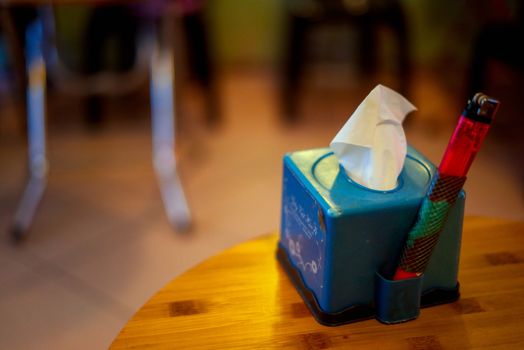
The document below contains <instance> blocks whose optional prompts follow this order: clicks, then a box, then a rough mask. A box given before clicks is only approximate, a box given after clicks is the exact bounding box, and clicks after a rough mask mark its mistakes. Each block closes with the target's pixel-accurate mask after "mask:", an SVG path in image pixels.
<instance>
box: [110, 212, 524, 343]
mask: <svg viewBox="0 0 524 350" xmlns="http://www.w3.org/2000/svg"><path fill="white" fill-rule="evenodd" d="M277 238H278V237H277V235H276V234H272V235H267V236H263V237H261V238H258V239H256V240H252V241H249V242H246V243H243V244H240V245H237V246H235V247H233V248H231V249H229V250H226V251H225V252H223V253H221V254H219V255H217V256H215V257H213V258H211V259H209V260H206V261H205V262H204V263H202V264H200V265H198V266H197V267H195V268H193V269H192V270H190V271H188V272H186V273H185V274H183V275H182V276H180V277H178V278H176V279H174V280H173V281H172V282H170V283H169V284H168V285H167V286H165V287H164V288H162V289H161V290H160V291H159V292H158V293H157V294H156V295H155V296H153V298H151V300H149V301H148V302H147V303H146V304H145V305H144V306H143V307H142V308H141V309H140V310H138V312H137V313H136V314H135V315H134V316H133V318H132V319H131V320H130V321H129V322H128V323H127V324H126V325H125V327H124V328H123V329H122V331H121V332H120V334H119V335H118V337H117V338H116V339H115V340H114V342H113V344H112V346H111V348H112V349H127V348H144V347H147V348H169V349H187V348H197V349H216V348H223V349H233V348H246V349H269V348H297V349H326V348H349V347H351V348H352V349H353V348H374V349H375V348H380V349H441V348H446V349H465V348H485V347H489V348H497V349H510V348H519V349H524V223H517V222H509V221H504V220H499V219H487V218H479V217H468V218H466V221H465V226H464V239H463V246H462V257H461V262H460V274H459V279H460V283H461V294H462V296H461V299H460V300H459V301H457V302H455V303H453V304H447V305H441V306H436V307H432V308H426V309H423V310H422V311H421V315H420V317H419V318H418V319H417V320H414V321H410V322H407V323H403V324H397V325H384V324H381V323H379V322H378V321H376V320H368V321H363V322H358V323H352V324H348V325H344V326H339V327H326V326H322V325H320V324H318V323H317V322H316V321H315V320H314V319H313V317H312V316H311V314H310V313H309V311H308V310H307V309H306V307H305V305H304V303H303V302H302V300H301V299H300V297H299V295H298V293H297V292H296V291H295V289H294V288H293V287H292V285H291V283H290V282H289V280H288V278H287V276H286V274H285V272H284V271H283V269H282V268H281V267H280V266H279V265H278V263H277V261H276V258H275V249H276V244H277Z"/></svg>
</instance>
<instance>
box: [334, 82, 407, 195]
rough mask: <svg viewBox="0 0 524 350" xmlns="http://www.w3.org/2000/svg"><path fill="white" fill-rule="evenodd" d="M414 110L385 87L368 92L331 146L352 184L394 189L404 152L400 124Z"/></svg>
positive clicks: (380, 189) (402, 98)
mask: <svg viewBox="0 0 524 350" xmlns="http://www.w3.org/2000/svg"><path fill="white" fill-rule="evenodd" d="M416 109H417V108H416V107H415V106H413V105H412V104H411V103H410V102H409V101H408V100H407V99H406V98H404V97H403V96H402V95H400V94H399V93H398V92H396V91H394V90H392V89H390V88H388V87H385V86H383V85H377V86H376V87H375V88H374V89H373V90H371V92H370V93H369V95H367V96H366V98H365V99H364V101H362V102H361V103H360V105H359V106H358V108H357V109H356V110H355V112H354V113H353V114H352V115H351V117H350V118H349V120H348V121H347V122H346V124H344V126H343V127H342V129H340V131H339V132H338V134H337V135H336V136H335V138H334V139H333V140H332V141H331V144H330V146H331V148H332V149H333V151H334V153H335V154H336V156H337V157H338V160H339V162H340V164H341V165H342V167H343V168H344V169H345V170H346V173H347V174H348V176H349V177H350V178H351V179H352V180H353V181H355V182H357V183H359V184H361V185H362V186H365V187H368V188H371V189H374V190H379V191H388V190H392V189H394V188H395V187H396V185H397V179H398V176H399V174H400V172H401V171H402V167H403V166H404V160H405V158H406V151H407V146H406V136H405V134H404V129H403V128H402V122H403V121H404V118H405V117H406V114H408V113H409V112H412V111H415V110H416Z"/></svg>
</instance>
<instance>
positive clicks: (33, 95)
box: [11, 20, 48, 241]
mask: <svg viewBox="0 0 524 350" xmlns="http://www.w3.org/2000/svg"><path fill="white" fill-rule="evenodd" d="M25 54H26V70H27V78H28V79H27V80H28V85H27V101H26V103H27V129H28V133H27V137H28V156H29V180H28V182H27V185H26V188H25V190H24V193H23V195H22V198H21V200H20V202H19V204H18V208H17V210H16V213H15V217H14V221H13V226H12V230H11V234H12V237H13V239H14V240H15V241H20V240H22V239H23V238H24V237H25V236H26V235H27V232H28V230H29V227H30V226H31V223H32V221H33V217H34V215H35V212H36V208H37V207H38V203H39V202H40V199H41V198H42V195H43V194H44V189H45V186H46V179H47V168H48V165H47V159H46V150H45V143H46V136H45V88H46V70H45V64H44V58H43V54H42V25H41V22H40V21H39V20H36V21H35V22H33V23H32V24H31V25H30V26H29V27H28V28H27V30H26V46H25Z"/></svg>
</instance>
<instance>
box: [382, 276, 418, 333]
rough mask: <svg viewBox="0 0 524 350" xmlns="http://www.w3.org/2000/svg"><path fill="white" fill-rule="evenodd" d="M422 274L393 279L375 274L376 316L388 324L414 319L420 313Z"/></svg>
mask: <svg viewBox="0 0 524 350" xmlns="http://www.w3.org/2000/svg"><path fill="white" fill-rule="evenodd" d="M421 293H422V276H418V277H416V278H410V279H405V280H398V281H393V280H389V279H386V278H384V276H382V275H381V274H380V273H378V272H377V273H376V274H375V316H376V318H377V319H378V320H379V321H380V322H382V323H386V324H392V323H401V322H406V321H409V320H413V319H415V318H417V317H418V315H419V314H420V298H421Z"/></svg>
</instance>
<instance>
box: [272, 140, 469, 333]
mask: <svg viewBox="0 0 524 350" xmlns="http://www.w3.org/2000/svg"><path fill="white" fill-rule="evenodd" d="M434 172H435V166H434V165H433V164H432V163H431V162H429V161H428V160H427V159H426V158H425V157H424V156H422V155H421V154H420V153H419V152H417V151H416V150H414V149H413V148H411V147H408V154H407V157H406V161H405V164H404V169H403V170H402V172H401V174H400V176H399V179H398V184H397V187H396V188H395V189H394V190H391V191H387V192H382V191H374V190H370V189H367V188H365V187H362V186H361V185H359V184H357V183H355V182H353V181H352V180H351V179H350V178H349V177H348V176H347V175H346V173H345V171H344V170H343V169H342V168H341V167H340V165H339V163H338V160H337V158H336V156H335V155H334V154H333V152H332V151H331V150H330V149H329V148H321V149H312V150H306V151H299V152H293V153H290V154H287V155H286V156H285V157H284V174H283V190H282V220H281V236H280V242H279V247H278V254H277V256H278V258H279V261H280V262H281V263H282V265H283V267H284V268H285V270H286V271H287V273H288V275H289V276H290V278H291V280H292V281H293V283H294V285H295V287H296V288H297V289H298V291H299V292H300V294H301V295H302V297H303V299H304V301H305V302H306V304H307V305H308V307H309V309H310V310H311V311H312V313H313V315H314V316H315V318H316V319H317V320H318V321H319V322H320V323H322V324H326V325H337V324H342V323H347V322H352V321H356V320H360V319H366V318H371V317H377V318H378V319H379V320H381V321H383V322H385V323H396V322H402V321H407V320H409V319H413V318H415V317H417V316H418V312H419V307H420V306H422V307H424V306H429V305H434V304H441V303H445V302H451V301H454V300H456V299H457V298H458V296H459V293H458V281H457V273H458V262H459V254H460V241H461V233H462V220H463V212H464V192H461V194H460V196H459V199H458V200H457V202H456V203H455V205H454V206H453V208H452V209H451V212H450V214H449V217H448V221H447V223H446V225H445V228H444V231H443V232H442V234H441V236H440V239H439V242H438V244H437V246H436V248H435V251H434V253H433V256H432V258H431V261H430V263H429V265H428V268H427V270H426V272H425V273H424V275H423V276H422V277H420V278H418V279H415V280H413V281H410V282H402V281H400V282H393V281H388V280H387V279H386V278H384V277H383V276H389V275H391V274H392V272H393V270H394V268H395V267H396V263H397V261H398V258H399V254H400V251H401V248H402V245H403V243H404V240H405V237H406V235H407V233H408V231H409V229H410V228H411V226H412V225H413V223H414V221H415V219H416V215H417V211H418V208H419V205H420V204H421V201H422V199H423V198H424V196H425V194H426V191H427V188H428V186H429V184H430V182H431V177H432V176H433V173H434ZM407 298H411V299H413V300H407ZM400 304H402V305H405V306H399V305H400Z"/></svg>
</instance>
